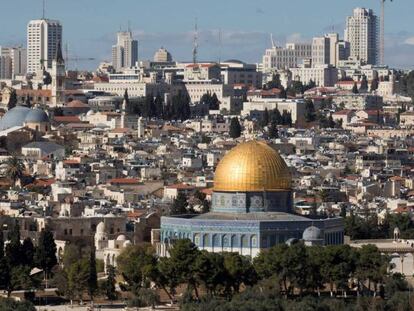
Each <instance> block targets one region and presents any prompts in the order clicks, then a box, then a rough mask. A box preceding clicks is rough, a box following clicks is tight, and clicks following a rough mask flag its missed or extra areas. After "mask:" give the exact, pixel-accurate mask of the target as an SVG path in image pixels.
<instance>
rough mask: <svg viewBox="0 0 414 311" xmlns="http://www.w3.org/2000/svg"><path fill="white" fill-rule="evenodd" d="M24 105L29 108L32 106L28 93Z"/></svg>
mask: <svg viewBox="0 0 414 311" xmlns="http://www.w3.org/2000/svg"><path fill="white" fill-rule="evenodd" d="M24 105H25V106H26V107H29V108H31V107H32V102H31V100H30V95H29V94H27V96H26V100H25V101H24Z"/></svg>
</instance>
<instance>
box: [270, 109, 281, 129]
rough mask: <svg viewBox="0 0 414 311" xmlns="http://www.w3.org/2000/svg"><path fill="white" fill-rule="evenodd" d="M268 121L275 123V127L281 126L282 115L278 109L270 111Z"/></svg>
mask: <svg viewBox="0 0 414 311" xmlns="http://www.w3.org/2000/svg"><path fill="white" fill-rule="evenodd" d="M270 120H271V122H273V123H275V124H276V125H281V124H282V115H281V114H280V111H279V109H277V108H275V109H273V110H272V113H271V117H270Z"/></svg>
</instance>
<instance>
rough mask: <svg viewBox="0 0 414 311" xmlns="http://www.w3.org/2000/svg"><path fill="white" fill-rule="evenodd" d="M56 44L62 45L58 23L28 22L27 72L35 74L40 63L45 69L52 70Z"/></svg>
mask: <svg viewBox="0 0 414 311" xmlns="http://www.w3.org/2000/svg"><path fill="white" fill-rule="evenodd" d="M58 44H60V45H61V44H62V25H61V24H60V22H59V21H56V20H49V19H40V20H32V21H30V22H29V24H28V25H27V72H28V73H35V72H37V71H38V70H39V69H41V66H42V63H43V64H44V66H45V68H47V69H50V68H52V61H53V59H55V57H56V51H57V46H58Z"/></svg>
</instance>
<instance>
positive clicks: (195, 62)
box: [193, 18, 198, 64]
mask: <svg viewBox="0 0 414 311" xmlns="http://www.w3.org/2000/svg"><path fill="white" fill-rule="evenodd" d="M197 49H198V27H197V18H196V19H195V25H194V42H193V64H197Z"/></svg>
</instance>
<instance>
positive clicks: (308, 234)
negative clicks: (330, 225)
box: [302, 226, 322, 241]
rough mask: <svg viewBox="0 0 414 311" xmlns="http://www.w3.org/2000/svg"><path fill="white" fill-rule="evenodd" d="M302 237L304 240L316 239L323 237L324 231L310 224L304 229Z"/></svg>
mask: <svg viewBox="0 0 414 311" xmlns="http://www.w3.org/2000/svg"><path fill="white" fill-rule="evenodd" d="M302 239H303V240H304V241H316V240H321V239H322V232H321V230H320V229H319V228H317V227H315V226H310V227H308V228H306V229H305V231H303V234H302Z"/></svg>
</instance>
